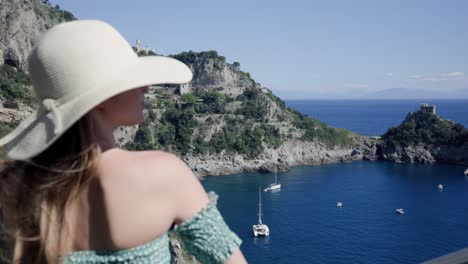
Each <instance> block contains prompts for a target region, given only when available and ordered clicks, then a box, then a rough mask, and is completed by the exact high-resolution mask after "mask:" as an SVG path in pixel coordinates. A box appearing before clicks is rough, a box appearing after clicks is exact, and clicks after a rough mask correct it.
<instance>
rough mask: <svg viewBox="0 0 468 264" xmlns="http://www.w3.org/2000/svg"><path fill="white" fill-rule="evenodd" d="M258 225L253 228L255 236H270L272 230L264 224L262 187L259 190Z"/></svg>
mask: <svg viewBox="0 0 468 264" xmlns="http://www.w3.org/2000/svg"><path fill="white" fill-rule="evenodd" d="M258 200H259V203H258V224H256V225H253V226H252V231H253V234H254V236H269V235H270V228H268V226H267V225H265V224H264V223H262V192H261V189H260V187H259V188H258Z"/></svg>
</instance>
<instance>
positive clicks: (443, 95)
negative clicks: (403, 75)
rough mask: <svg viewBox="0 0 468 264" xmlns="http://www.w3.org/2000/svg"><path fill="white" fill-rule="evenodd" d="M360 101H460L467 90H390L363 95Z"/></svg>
mask: <svg viewBox="0 0 468 264" xmlns="http://www.w3.org/2000/svg"><path fill="white" fill-rule="evenodd" d="M361 98H362V99H452V98H455V99H460V98H468V88H467V89H446V90H441V91H432V90H425V89H414V88H391V89H385V90H381V91H377V92H372V93H368V94H365V95H363V96H362V97H361Z"/></svg>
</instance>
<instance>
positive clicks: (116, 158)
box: [100, 149, 193, 184]
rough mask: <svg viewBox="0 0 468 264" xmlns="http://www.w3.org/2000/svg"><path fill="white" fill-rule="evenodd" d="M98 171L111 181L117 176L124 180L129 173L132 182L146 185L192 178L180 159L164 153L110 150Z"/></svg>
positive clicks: (104, 155)
mask: <svg viewBox="0 0 468 264" xmlns="http://www.w3.org/2000/svg"><path fill="white" fill-rule="evenodd" d="M100 169H101V170H102V171H105V172H107V173H106V174H109V175H112V178H113V180H117V179H116V178H119V176H121V177H123V178H124V180H125V178H126V176H127V174H128V173H131V174H132V175H133V177H132V178H131V180H132V181H134V182H142V183H148V184H149V183H151V182H155V181H156V182H157V181H158V180H162V179H165V178H170V179H173V180H177V179H178V178H181V177H182V178H183V177H192V176H193V174H192V172H191V170H190V168H189V167H188V166H187V165H186V164H185V163H184V162H183V161H182V160H181V159H179V158H178V157H177V156H176V155H174V154H171V153H168V152H164V151H126V150H121V149H116V150H112V151H109V152H106V153H104V154H103V155H102V156H101V158H100ZM109 172H113V173H109ZM127 180H130V179H128V178H127Z"/></svg>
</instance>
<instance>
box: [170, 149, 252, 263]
mask: <svg viewBox="0 0 468 264" xmlns="http://www.w3.org/2000/svg"><path fill="white" fill-rule="evenodd" d="M171 160H172V161H171V162H170V164H171V167H172V170H174V174H173V175H172V177H174V181H173V185H172V188H174V189H173V190H174V191H173V195H174V198H173V199H174V202H175V204H176V211H175V219H174V222H175V223H176V224H178V225H181V228H180V230H181V233H182V234H187V236H188V237H187V238H185V239H188V240H197V239H198V241H197V243H196V244H197V245H198V244H199V243H200V241H201V243H213V244H212V245H209V244H207V245H204V246H205V247H206V248H208V249H207V250H208V251H209V250H210V249H215V250H219V251H220V252H221V253H222V252H223V250H224V251H225V250H228V249H229V250H231V249H232V247H233V246H235V247H237V248H234V249H233V250H232V252H231V251H229V252H230V253H231V255H230V256H228V258H227V259H226V260H225V261H224V263H228V264H232V263H247V261H246V260H245V258H244V256H243V254H242V252H241V251H240V249H239V247H238V245H239V244H240V239H239V238H238V237H237V236H236V235H235V234H234V233H232V231H231V230H229V228H228V227H227V225H226V224H225V223H224V220H223V219H222V217H221V215H220V214H219V212H218V210H217V209H216V207H215V206H213V205H211V206H210V204H209V199H208V196H207V194H206V191H205V190H204V189H203V186H202V185H201V184H200V181H199V180H198V179H197V178H196V176H195V175H193V173H192V171H191V170H190V168H189V167H188V166H187V165H186V164H185V163H184V162H183V161H182V160H180V159H179V158H177V157H175V156H172V158H171ZM194 216H198V218H199V220H194ZM195 218H197V217H195ZM207 218H209V220H206V221H205V220H204V219H207ZM194 221H198V223H199V224H201V225H202V227H199V226H197V223H193V222H194ZM192 223H193V224H192ZM189 225H192V226H196V228H191V227H189ZM200 228H202V229H203V228H206V229H207V230H200ZM208 229H209V230H208ZM216 232H222V233H221V234H217V233H216ZM205 234H206V236H208V237H210V239H204V237H203V236H205ZM213 237H215V238H216V237H218V238H219V239H218V240H216V239H212V238H213ZM207 240H208V241H207ZM209 240H212V241H209ZM223 244H224V245H223ZM189 248H190V247H189ZM192 253H194V252H192Z"/></svg>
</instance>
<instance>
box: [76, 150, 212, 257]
mask: <svg viewBox="0 0 468 264" xmlns="http://www.w3.org/2000/svg"><path fill="white" fill-rule="evenodd" d="M178 193H180V194H181V195H178ZM82 195H83V196H82V197H80V199H79V201H80V204H79V205H77V206H76V209H75V210H74V212H73V215H74V216H76V217H74V219H76V222H75V223H74V225H73V226H72V234H74V235H75V250H90V249H92V250H102V249H112V250H120V249H127V248H133V247H136V246H139V245H142V244H145V243H147V242H149V241H152V240H154V239H155V238H158V237H160V236H162V235H164V234H165V233H166V232H167V231H168V230H169V229H170V228H171V226H172V225H173V223H174V222H181V221H183V220H185V219H187V218H189V217H190V216H191V215H193V214H195V213H197V212H198V211H200V210H201V209H202V208H203V207H205V206H206V204H207V202H208V199H207V196H206V194H205V193H204V191H203V189H202V188H201V186H200V184H199V183H198V180H197V179H196V178H195V176H193V174H192V173H191V172H190V170H188V168H186V166H185V165H184V164H183V162H181V161H180V160H179V159H178V158H177V157H175V156H173V155H171V154H169V153H165V152H157V151H144V152H130V151H124V150H120V149H112V150H110V151H107V152H105V153H103V154H102V155H101V157H100V158H99V160H98V175H97V177H96V179H95V180H94V181H93V182H92V183H91V185H90V188H89V191H88V192H86V193H83V194H82ZM187 209H188V210H189V211H187Z"/></svg>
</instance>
